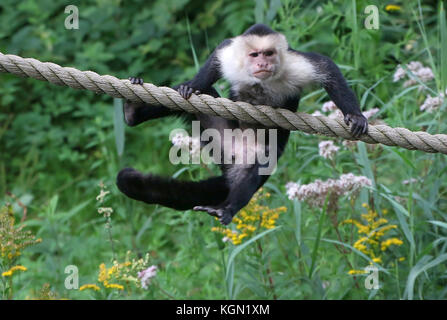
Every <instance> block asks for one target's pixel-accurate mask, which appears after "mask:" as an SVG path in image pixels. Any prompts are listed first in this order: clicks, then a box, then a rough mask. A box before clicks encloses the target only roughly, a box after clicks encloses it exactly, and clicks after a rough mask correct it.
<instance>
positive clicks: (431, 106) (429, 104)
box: [419, 90, 447, 113]
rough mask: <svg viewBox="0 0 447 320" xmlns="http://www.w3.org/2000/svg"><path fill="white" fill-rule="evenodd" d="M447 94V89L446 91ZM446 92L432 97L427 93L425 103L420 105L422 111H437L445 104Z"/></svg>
mask: <svg viewBox="0 0 447 320" xmlns="http://www.w3.org/2000/svg"><path fill="white" fill-rule="evenodd" d="M445 94H447V90H446V91H445ZM445 94H444V93H443V92H441V93H440V94H439V95H438V96H437V97H431V96H429V95H427V98H426V99H425V101H424V103H423V104H422V105H421V106H420V107H419V110H421V111H427V112H429V113H431V112H434V111H436V110H437V109H439V107H440V106H441V105H442V104H443V102H444V99H445Z"/></svg>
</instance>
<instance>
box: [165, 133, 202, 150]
mask: <svg viewBox="0 0 447 320" xmlns="http://www.w3.org/2000/svg"><path fill="white" fill-rule="evenodd" d="M171 142H172V144H173V145H174V146H176V147H179V148H187V149H188V150H189V152H190V154H191V155H197V154H200V141H199V139H198V138H191V137H190V136H187V135H184V134H182V133H176V134H175V135H174V136H173V137H172V139H171Z"/></svg>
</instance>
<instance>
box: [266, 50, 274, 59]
mask: <svg viewBox="0 0 447 320" xmlns="http://www.w3.org/2000/svg"><path fill="white" fill-rule="evenodd" d="M273 53H274V52H273V51H272V50H268V51H266V52H264V55H265V56H267V57H270V56H272V55H273Z"/></svg>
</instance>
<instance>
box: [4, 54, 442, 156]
mask: <svg viewBox="0 0 447 320" xmlns="http://www.w3.org/2000/svg"><path fill="white" fill-rule="evenodd" d="M0 72H5V73H6V72H8V73H13V74H15V75H18V76H22V77H30V78H34V79H38V80H44V81H48V82H51V83H53V84H56V85H60V86H68V87H71V88H75V89H86V90H90V91H93V92H96V93H100V94H107V95H110V96H112V97H115V98H122V99H127V100H131V101H134V102H146V103H149V104H152V105H154V106H155V105H161V106H165V107H167V108H169V109H173V110H183V111H185V112H189V113H204V114H208V115H212V116H220V117H223V118H226V119H230V120H241V121H244V122H248V123H253V124H259V125H262V126H265V127H269V128H278V127H280V128H284V129H288V130H301V131H303V132H306V133H311V134H322V135H326V136H330V137H341V138H344V139H348V140H361V141H364V142H366V143H382V144H385V145H388V146H400V147H403V148H406V149H410V150H422V151H425V152H433V153H434V152H441V153H444V154H447V135H445V134H435V135H430V134H428V133H426V132H420V131H419V132H412V131H410V130H408V129H405V128H391V127H389V126H385V125H375V126H372V125H371V126H369V131H368V134H365V135H362V136H361V137H360V138H359V139H356V138H354V137H353V136H352V135H351V133H350V131H349V127H348V126H346V125H345V123H344V122H343V119H331V118H328V117H324V116H318V117H315V116H312V115H310V114H307V113H302V112H297V113H294V112H291V111H289V110H286V109H274V108H272V107H269V106H253V105H251V104H249V103H245V102H233V101H231V100H228V99H225V98H213V97H211V96H208V95H205V94H201V95H198V96H196V95H192V97H191V98H190V99H189V100H185V99H183V98H182V97H181V96H180V94H179V93H177V92H176V91H175V90H173V89H171V88H167V87H157V86H155V85H153V84H150V83H145V84H143V85H132V84H131V83H130V82H129V81H128V80H120V79H118V78H115V77H113V76H109V75H105V76H101V75H99V74H97V73H95V72H92V71H80V70H77V69H75V68H64V67H61V66H59V65H57V64H54V63H51V62H40V61H38V60H36V59H32V58H29V59H25V58H22V57H19V56H16V55H9V54H6V55H5V54H2V53H1V52H0Z"/></svg>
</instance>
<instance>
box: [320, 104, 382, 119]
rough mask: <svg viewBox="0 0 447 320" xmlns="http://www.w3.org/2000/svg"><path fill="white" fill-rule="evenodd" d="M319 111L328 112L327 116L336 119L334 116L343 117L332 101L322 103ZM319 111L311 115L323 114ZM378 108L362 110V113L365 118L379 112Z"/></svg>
mask: <svg viewBox="0 0 447 320" xmlns="http://www.w3.org/2000/svg"><path fill="white" fill-rule="evenodd" d="M321 111H323V112H330V114H329V115H328V117H329V118H331V119H336V118H341V119H343V117H344V116H343V113H342V112H341V110H340V109H338V108H337V106H336V105H335V103H334V102H333V101H327V102H325V103H323V106H322V107H321ZM321 111H319V110H317V111H315V112H314V113H312V115H313V116H316V117H318V116H323V115H324V114H323V113H321ZM379 111H380V110H379V108H373V109H370V110H367V111H365V112H362V113H363V115H364V116H365V118H366V119H369V118H370V117H372V116H373V115H375V114H376V113H377V112H379Z"/></svg>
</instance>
